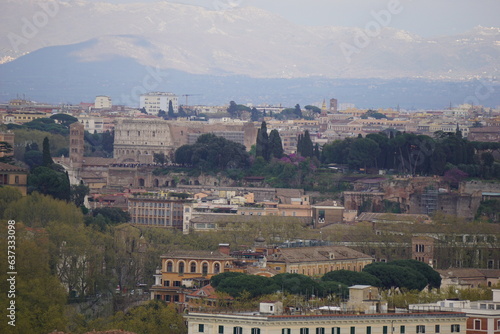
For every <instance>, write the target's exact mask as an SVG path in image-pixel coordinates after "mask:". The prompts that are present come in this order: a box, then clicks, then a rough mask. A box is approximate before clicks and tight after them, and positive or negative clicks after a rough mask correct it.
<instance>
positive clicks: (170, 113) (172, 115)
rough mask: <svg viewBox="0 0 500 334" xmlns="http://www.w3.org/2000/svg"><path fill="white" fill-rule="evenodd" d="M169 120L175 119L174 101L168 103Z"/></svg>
mask: <svg viewBox="0 0 500 334" xmlns="http://www.w3.org/2000/svg"><path fill="white" fill-rule="evenodd" d="M168 118H174V106H173V104H172V100H169V101H168Z"/></svg>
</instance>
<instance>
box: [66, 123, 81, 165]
mask: <svg viewBox="0 0 500 334" xmlns="http://www.w3.org/2000/svg"><path fill="white" fill-rule="evenodd" d="M84 132H85V129H84V127H83V124H82V123H80V122H75V123H73V124H71V125H70V126H69V159H70V160H71V162H72V163H73V166H75V167H80V166H81V165H82V162H83V149H84V148H83V145H84V139H83V136H84Z"/></svg>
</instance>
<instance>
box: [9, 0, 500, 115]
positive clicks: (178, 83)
mask: <svg viewBox="0 0 500 334" xmlns="http://www.w3.org/2000/svg"><path fill="white" fill-rule="evenodd" d="M40 3H41V1H37V0H32V1H24V0H22V1H16V2H7V3H4V4H2V14H1V16H2V20H0V29H1V31H4V32H7V33H6V34H4V35H3V36H2V37H1V39H0V59H1V61H2V62H3V64H2V65H0V85H1V86H0V87H1V89H2V92H1V93H0V99H1V100H5V99H8V98H11V97H13V96H12V95H13V94H14V95H15V94H16V93H19V94H27V95H28V96H30V97H32V98H37V99H43V96H46V98H45V100H51V101H52V102H58V101H60V100H61V101H71V102H79V101H78V100H83V99H86V98H93V96H92V95H99V94H104V95H111V96H112V97H114V99H115V100H120V101H121V102H123V103H131V102H132V103H133V102H134V100H135V97H134V96H135V95H137V94H136V93H137V92H138V91H139V90H140V88H141V87H142V88H144V87H143V86H144V83H143V81H144V78H145V77H147V76H148V75H151V76H152V77H153V78H155V76H154V75H152V74H151V72H155V71H156V73H160V72H161V73H163V74H162V77H161V78H160V79H158V78H159V77H160V76H159V75H156V81H154V82H153V84H154V85H153V84H152V85H153V86H154V87H152V88H154V90H170V91H173V92H176V93H178V94H183V93H193V92H195V93H200V94H201V93H202V94H203V96H204V97H199V101H197V102H199V103H209V102H213V103H227V101H228V100H226V99H227V98H229V99H237V98H240V100H241V102H245V101H247V102H254V103H259V102H271V103H280V102H281V103H287V102H290V103H293V101H291V99H296V100H295V102H301V101H304V100H305V99H312V100H309V101H305V102H307V103H313V102H317V100H322V99H323V98H324V97H326V98H329V97H333V96H335V97H339V96H340V97H343V98H344V102H355V103H357V104H361V103H362V102H363V101H362V98H363V97H362V96H361V95H363V94H361V93H360V92H358V93H357V94H356V93H354V90H352V92H351V93H349V89H348V88H346V87H348V86H352V85H354V86H359V85H360V84H361V85H362V87H359V88H360V89H362V90H365V91H366V90H367V89H368V93H364V95H366V96H365V101H364V103H367V104H370V103H373V104H375V103H392V105H394V104H397V103H400V104H403V105H406V106H407V107H410V106H415V107H419V106H417V105H416V104H417V103H422V102H423V101H421V99H422V98H424V99H425V98H426V97H425V95H424V96H422V95H421V94H422V93H419V94H418V95H417V96H413V97H412V98H409V97H410V96H409V95H408V92H407V93H406V95H407V97H406V98H405V97H404V94H403V97H402V98H400V96H401V94H400V93H401V91H400V92H399V93H398V90H401V89H405V90H408V89H410V87H413V86H415V85H420V86H421V87H423V88H422V89H423V90H424V94H425V90H426V89H427V90H429V93H431V95H429V96H428V100H429V102H430V101H431V100H433V99H434V98H437V97H438V96H434V97H433V96H432V94H434V95H435V94H436V93H437V92H436V91H440V92H441V94H442V93H443V92H444V95H445V96H444V97H443V100H444V103H445V104H447V103H449V102H450V101H451V102H453V103H457V104H458V103H463V102H464V99H466V98H467V96H469V95H471V94H472V96H475V95H477V94H476V93H475V90H476V89H477V87H478V85H479V86H480V85H483V84H482V83H479V82H478V81H471V80H473V79H479V78H483V80H484V79H485V78H488V79H487V80H488V85H490V86H492V87H497V85H498V84H497V81H496V76H497V75H498V72H499V67H500V64H499V59H500V29H499V28H484V27H477V28H475V29H473V30H472V31H470V32H468V33H466V34H462V35H456V36H445V37H439V38H433V39H425V38H421V37H419V36H416V35H412V34H410V33H408V32H405V31H400V30H396V29H393V28H390V27H382V26H383V25H388V23H390V19H391V17H390V16H389V17H388V16H383V15H378V16H377V15H373V14H372V18H373V20H372V21H370V24H371V26H372V27H377V24H378V27H379V28H380V31H378V30H375V31H371V33H369V34H367V32H365V36H366V37H368V38H367V39H366V38H365V39H364V40H363V39H359V37H358V36H360V34H362V33H363V30H362V29H359V28H346V27H335V26H331V27H311V26H301V25H297V24H295V23H293V22H290V21H287V20H286V19H284V18H282V17H280V16H277V15H275V14H271V13H269V12H266V11H263V10H261V9H257V8H252V7H237V8H233V9H230V10H219V11H215V10H208V9H206V8H203V7H198V6H189V5H182V4H173V3H168V2H156V3H135V4H120V5H115V4H109V3H95V2H93V3H89V2H85V1H71V2H57V3H54V2H50V3H49V4H45V5H44V6H43V5H40ZM44 3H46V2H44ZM381 10H384V9H382V8H381ZM44 18H45V20H44ZM367 23H368V22H367ZM167 73H168V75H167ZM351 79H356V80H351ZM376 79H383V80H382V81H380V80H376ZM392 80H396V81H392ZM429 80H430V81H429ZM391 82H393V83H394V84H390V83H391ZM401 82H412V84H411V85H409V86H406V88H404V87H401ZM450 82H453V84H452V85H454V86H453V87H450V86H449V85H450ZM89 83H90V86H87V85H88V84H89ZM273 83H274V85H273ZM207 85H208V86H209V87H207ZM374 85H375V87H379V88H380V85H382V86H384V85H385V89H384V90H383V91H381V90H378V89H375V90H374V89H373V87H374ZM387 85H389V86H390V87H389V86H387ZM435 85H438V86H439V85H443V86H442V87H441V86H440V88H438V87H436V86H435ZM263 86H264V87H267V86H269V89H267V90H265V91H262V90H263V89H262V87H263ZM314 87H316V88H317V89H316V90H315V92H314V91H313V90H312V88H314ZM370 87H371V90H372V92H370V91H369V88H370ZM425 87H427V88H425ZM431 87H434V88H431ZM134 88H136V89H135V90H134ZM146 88H148V87H146ZM414 88H417V87H414ZM346 89H347V90H346ZM282 90H285V91H284V92H283V91H282ZM233 91H234V92H233ZM497 91H498V90H497ZM243 92H244V93H243ZM280 92H281V93H280ZM447 92H448V93H449V94H448V96H447ZM235 93H236V94H237V96H234V94H235ZM352 93H354V95H353V94H352ZM371 93H374V95H373V97H377V98H378V99H380V98H382V100H377V99H374V98H372V97H370V96H371V95H370V94H371ZM57 94H59V97H58V95H57ZM120 94H122V95H123V94H125V95H126V96H132V95H133V96H132V98H131V99H129V100H130V101H131V102H127V101H125V100H126V98H124V97H120ZM325 94H326V95H325ZM229 95H231V96H229ZM355 95H358V96H357V97H356V96H355ZM410 95H411V94H410ZM490 95H491V96H488V97H487V98H482V99H481V101H480V102H484V104H490V105H496V104H500V98H498V97H497V96H495V94H490ZM497 95H498V94H497ZM384 96H385V100H384ZM391 96H392V98H393V101H392V102H389V98H390V97H391ZM266 98H267V99H269V100H267V101H266V100H265V99H266ZM394 98H397V99H400V100H399V101H394ZM54 99H55V100H54ZM75 99H76V100H75ZM354 99H357V100H356V101H354ZM402 99H406V100H404V101H403V100H402ZM243 100H245V101H243ZM384 101H385V102H384ZM436 102H437V100H436ZM432 103H434V102H432ZM422 106H423V105H422Z"/></svg>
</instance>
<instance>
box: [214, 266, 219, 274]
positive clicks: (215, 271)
mask: <svg viewBox="0 0 500 334" xmlns="http://www.w3.org/2000/svg"><path fill="white" fill-rule="evenodd" d="M218 273H220V264H219V263H216V264H214V274H218Z"/></svg>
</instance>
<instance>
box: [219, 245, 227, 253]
mask: <svg viewBox="0 0 500 334" xmlns="http://www.w3.org/2000/svg"><path fill="white" fill-rule="evenodd" d="M229 251H230V248H229V244H219V252H221V253H222V254H226V255H229Z"/></svg>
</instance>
